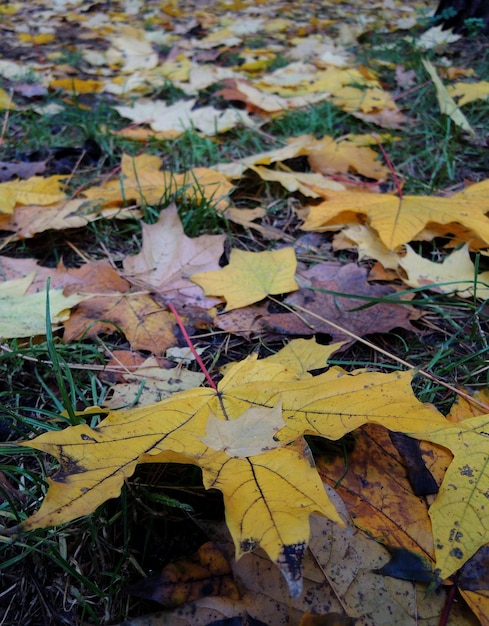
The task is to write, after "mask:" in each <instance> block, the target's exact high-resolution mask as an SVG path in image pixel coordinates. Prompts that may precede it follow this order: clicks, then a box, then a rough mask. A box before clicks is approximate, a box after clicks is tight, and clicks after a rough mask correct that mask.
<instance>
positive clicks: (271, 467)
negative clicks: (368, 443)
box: [11, 358, 447, 597]
mask: <svg viewBox="0 0 489 626" xmlns="http://www.w3.org/2000/svg"><path fill="white" fill-rule="evenodd" d="M301 369H302V368H301ZM411 378H412V374H411V373H409V372H406V373H394V374H377V373H356V374H347V373H346V372H343V371H341V370H340V369H339V368H331V369H330V370H328V371H327V372H326V373H325V374H321V375H319V376H316V377H314V378H311V377H310V376H307V377H304V375H303V374H298V373H295V372H294V371H292V370H291V369H289V368H287V367H284V366H283V365H282V364H280V363H276V362H275V363H268V362H267V360H266V359H264V360H262V361H257V360H256V358H249V359H247V360H245V361H242V362H240V363H236V364H234V366H233V367H231V368H229V369H228V371H227V372H226V374H225V376H224V377H223V379H222V380H221V382H220V383H219V393H217V394H216V392H215V391H214V390H212V389H205V388H201V389H191V390H189V391H185V392H182V393H178V394H175V395H174V396H173V397H172V398H170V399H168V400H163V401H162V402H160V403H158V404H155V405H151V406H148V407H141V408H136V409H132V410H131V411H115V412H109V413H108V416H107V417H106V418H105V419H104V420H103V421H102V422H100V424H98V426H97V427H96V429H92V428H90V427H89V426H88V425H86V424H82V425H79V426H75V427H69V428H67V429H66V430H63V431H58V432H49V433H46V434H44V435H41V436H40V437H37V438H36V439H35V440H32V441H30V442H28V445H29V446H31V447H35V448H36V449H40V450H43V451H44V452H47V453H49V454H53V455H59V456H60V462H61V470H60V473H59V474H58V475H56V476H55V477H54V478H53V479H49V484H50V488H49V491H48V495H47V496H46V498H45V500H44V502H43V504H42V506H41V508H40V509H39V511H38V512H37V513H35V514H34V515H33V516H32V517H30V518H28V519H27V520H25V521H24V522H22V524H21V525H20V526H19V527H17V528H16V529H13V530H12V531H11V532H19V531H20V530H22V531H26V530H28V529H32V528H36V527H41V526H47V525H52V524H54V523H56V524H60V523H62V522H64V521H68V520H70V519H74V518H76V517H79V516H80V515H86V514H87V513H89V512H90V511H92V510H93V509H94V508H95V507H96V506H98V505H99V504H101V503H102V502H104V501H105V500H106V499H108V498H111V497H115V496H117V495H118V493H119V491H120V488H121V486H122V483H123V481H124V478H127V477H128V476H130V475H131V474H132V473H133V472H134V469H135V467H136V464H137V463H138V462H181V463H193V464H196V465H199V466H200V467H201V468H202V471H203V480H204V485H205V487H206V488H216V489H219V490H221V491H222V492H223V495H224V503H225V508H226V522H227V525H228V527H229V529H230V532H231V534H232V536H233V539H234V543H235V547H236V555H237V558H239V557H240V556H241V555H243V554H246V553H247V552H251V551H253V550H255V549H257V548H259V547H261V548H263V549H264V550H265V551H266V552H267V554H268V555H269V557H270V558H271V560H272V561H273V562H275V563H276V564H277V565H278V567H279V568H280V570H281V572H282V573H283V575H284V577H285V579H286V580H287V584H288V586H289V589H290V594H291V596H292V597H297V596H298V595H300V593H301V589H302V569H301V563H302V559H303V556H304V553H305V550H306V546H307V542H308V539H309V515H310V514H311V513H313V512H320V513H321V514H322V515H325V516H326V517H328V518H329V519H332V520H334V521H337V522H338V523H341V518H340V517H339V515H338V513H337V512H336V509H335V507H334V505H333V504H332V503H331V501H330V500H329V499H328V497H327V496H326V494H325V492H324V489H323V487H322V483H321V481H320V479H319V476H318V474H317V472H316V470H315V467H314V463H313V461H312V456H311V453H310V450H309V448H308V446H307V444H306V443H305V441H304V440H303V439H302V433H303V432H314V433H315V434H320V435H321V436H327V437H329V438H331V439H338V438H340V437H341V436H343V435H344V434H345V433H346V432H349V431H351V430H353V429H355V428H357V427H359V426H361V425H362V424H364V423H366V422H369V421H370V422H372V421H373V422H377V423H378V422H379V421H380V423H382V424H384V425H385V426H388V427H391V428H396V429H399V430H404V429H406V430H409V432H415V433H418V434H420V433H424V432H425V431H427V430H430V431H431V432H433V431H434V430H435V428H438V429H439V430H440V432H442V429H443V428H445V427H446V424H447V422H446V420H445V419H444V418H443V417H442V416H440V415H439V414H438V413H437V411H436V410H435V409H433V408H432V407H431V406H428V405H422V404H420V403H419V402H418V401H417V400H416V398H415V397H414V395H413V393H412V389H411V386H410V382H411ZM280 398H281V399H282V409H283V419H284V421H285V423H286V424H287V426H285V427H284V428H282V429H281V430H280V431H279V433H277V434H276V435H275V436H276V437H277V438H278V439H279V440H280V441H281V442H282V443H283V446H282V447H279V448H275V449H273V450H269V451H266V452H263V453H261V454H258V455H255V456H251V457H246V458H233V457H231V456H229V455H228V454H227V453H226V452H225V451H216V450H214V449H212V448H208V447H207V446H206V445H205V444H204V443H203V442H202V438H203V437H205V435H206V428H207V420H208V417H209V415H210V413H213V414H214V415H215V416H216V417H217V418H218V419H221V420H229V419H230V420H233V419H237V418H239V417H240V415H242V414H243V413H244V412H245V411H246V410H247V409H249V408H250V407H252V406H257V407H261V410H265V409H267V408H268V409H270V410H272V409H273V407H276V405H277V403H278V401H279V399H280ZM93 410H95V411H97V412H100V409H99V408H95V409H93ZM90 411H91V410H90V409H89V410H88V413H90ZM319 424H320V428H319ZM318 429H319V431H318ZM247 437H248V436H247V435H246V438H247ZM80 443H82V444H83V445H80ZM116 450H117V453H116V452H115V451H116ZM81 485H82V487H81ZM257 520H259V521H260V523H259V524H257Z"/></svg>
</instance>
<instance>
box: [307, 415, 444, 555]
mask: <svg viewBox="0 0 489 626" xmlns="http://www.w3.org/2000/svg"><path fill="white" fill-rule="evenodd" d="M346 445H348V444H346ZM347 455H348V465H347V466H345V457H344V454H343V453H342V452H340V455H339V456H336V457H334V458H333V457H331V456H330V455H327V456H325V457H324V458H322V459H321V461H320V463H319V465H318V470H319V473H320V475H321V477H322V478H323V480H325V481H326V482H327V484H328V485H331V486H335V485H337V486H336V490H337V492H338V495H339V496H341V498H342V499H343V501H344V502H345V504H346V506H347V508H348V512H349V513H350V515H351V516H352V517H353V521H354V523H355V525H356V526H357V527H359V528H361V529H363V530H365V531H367V532H368V533H369V535H370V536H371V537H374V538H375V539H377V540H378V541H381V542H382V543H384V544H385V545H388V546H393V547H399V548H406V549H407V550H411V551H413V552H416V553H417V554H419V555H420V556H422V557H423V558H424V559H428V560H429V561H431V562H432V563H433V562H434V550H433V537H432V535H431V523H430V519H429V516H428V505H427V503H426V501H425V500H424V499H423V498H420V497H416V496H415V495H414V494H413V489H412V487H411V485H410V483H409V480H408V475H407V472H406V467H405V464H404V462H403V460H402V458H401V457H400V455H399V453H398V451H397V450H396V448H395V447H394V446H393V444H392V442H391V440H390V438H389V433H388V431H387V430H386V429H385V428H382V427H381V426H376V425H368V426H363V427H362V428H360V429H359V430H358V431H357V432H356V433H355V435H354V443H353V449H348V451H347ZM345 471H346V474H345ZM337 483H338V484H337Z"/></svg>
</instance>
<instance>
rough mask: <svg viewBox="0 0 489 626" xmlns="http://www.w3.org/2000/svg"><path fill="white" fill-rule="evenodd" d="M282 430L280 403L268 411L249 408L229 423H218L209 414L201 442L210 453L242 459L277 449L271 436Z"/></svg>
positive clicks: (228, 421) (218, 420)
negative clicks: (220, 453)
mask: <svg viewBox="0 0 489 626" xmlns="http://www.w3.org/2000/svg"><path fill="white" fill-rule="evenodd" d="M283 426H285V422H284V420H283V418H282V401H281V400H280V401H279V402H278V403H277V405H276V406H274V407H273V408H271V409H269V408H262V407H250V408H249V409H247V410H246V411H245V412H244V413H243V414H242V415H240V416H239V417H238V418H236V419H233V420H223V419H219V418H217V417H216V416H215V415H214V413H210V415H209V417H208V419H207V431H206V436H205V437H202V439H201V441H202V442H203V443H205V445H206V446H209V448H212V449H213V450H216V451H223V452H225V453H226V454H227V455H228V456H230V457H236V458H239V459H244V458H246V457H250V456H256V455H259V454H263V453H264V452H268V451H270V450H273V449H275V448H278V447H280V445H281V444H280V443H278V442H277V440H276V439H274V436H275V434H276V433H277V432H278V431H279V430H280V429H281V428H282V427H283Z"/></svg>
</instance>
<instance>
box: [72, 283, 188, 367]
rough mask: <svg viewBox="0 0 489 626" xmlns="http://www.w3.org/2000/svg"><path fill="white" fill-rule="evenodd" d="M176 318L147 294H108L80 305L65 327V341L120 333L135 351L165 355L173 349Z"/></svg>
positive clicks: (175, 340)
mask: <svg viewBox="0 0 489 626" xmlns="http://www.w3.org/2000/svg"><path fill="white" fill-rule="evenodd" d="M174 328H175V318H174V317H173V314H172V313H169V312H168V311H165V310H164V309H163V308H162V307H161V305H159V304H157V303H156V302H155V301H154V300H153V299H152V298H151V296H150V295H148V294H146V293H139V294H138V293H117V294H113V293H107V294H106V295H100V296H98V297H96V298H90V299H88V300H86V302H84V303H83V304H82V305H80V306H79V307H78V308H77V310H76V312H75V313H74V314H73V315H72V316H71V317H70V319H69V323H67V324H66V325H65V334H64V338H65V341H67V342H72V341H76V340H78V339H81V338H82V337H85V338H88V337H96V336H97V335H100V334H103V333H107V334H111V333H114V332H116V331H118V330H121V331H122V332H123V333H124V335H125V336H126V339H127V340H128V341H129V343H130V344H131V347H132V348H133V349H134V350H148V351H149V352H151V353H152V354H155V355H160V354H164V353H165V351H166V349H167V348H169V347H170V346H174V345H175V344H176V343H177V339H176V337H175V333H174Z"/></svg>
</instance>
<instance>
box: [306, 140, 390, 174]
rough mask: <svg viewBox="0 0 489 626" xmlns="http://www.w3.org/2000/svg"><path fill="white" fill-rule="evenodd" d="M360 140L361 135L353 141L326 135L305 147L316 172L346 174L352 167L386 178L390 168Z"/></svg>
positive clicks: (361, 172)
mask: <svg viewBox="0 0 489 626" xmlns="http://www.w3.org/2000/svg"><path fill="white" fill-rule="evenodd" d="M360 142H361V136H357V139H356V140H355V139H353V140H351V141H350V140H348V139H345V140H340V141H335V140H334V139H333V138H332V137H324V138H323V139H318V140H315V141H311V143H310V144H309V145H307V146H306V147H305V148H304V153H305V154H307V155H308V160H309V165H310V166H311V168H312V169H313V171H315V172H321V173H322V174H328V173H334V172H340V173H343V174H346V173H347V172H348V170H349V169H350V168H352V169H354V170H356V171H357V172H358V173H359V174H362V175H363V176H367V177H368V178H374V179H376V180H383V179H385V178H386V176H387V171H388V170H387V168H386V167H385V166H384V165H382V163H380V162H379V160H378V154H377V153H376V152H375V151H374V150H372V149H371V148H369V147H368V146H365V145H360Z"/></svg>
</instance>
